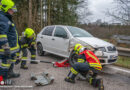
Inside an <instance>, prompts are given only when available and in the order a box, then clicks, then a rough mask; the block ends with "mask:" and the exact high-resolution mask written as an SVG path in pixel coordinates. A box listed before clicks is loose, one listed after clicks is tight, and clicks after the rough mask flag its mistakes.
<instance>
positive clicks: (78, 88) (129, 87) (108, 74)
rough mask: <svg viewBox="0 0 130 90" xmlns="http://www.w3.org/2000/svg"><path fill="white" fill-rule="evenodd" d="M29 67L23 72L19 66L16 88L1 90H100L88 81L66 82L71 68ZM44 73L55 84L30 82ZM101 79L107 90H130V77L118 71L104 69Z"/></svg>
mask: <svg viewBox="0 0 130 90" xmlns="http://www.w3.org/2000/svg"><path fill="white" fill-rule="evenodd" d="M37 59H39V60H46V61H53V62H55V61H61V60H63V59H64V58H62V57H59V56H55V55H52V54H46V55H45V56H37ZM28 66H29V69H28V70H22V69H20V65H17V66H16V67H15V71H17V72H19V73H20V74H21V77H20V78H17V79H13V80H14V81H15V85H14V86H11V87H0V90H98V89H97V88H94V87H92V86H91V85H89V83H88V82H86V81H78V80H76V83H75V84H71V83H67V82H65V81H64V78H65V77H66V76H67V74H68V72H69V68H54V67H53V66H52V64H47V63H39V64H37V65H34V64H30V63H29V62H28ZM43 71H46V72H48V73H49V74H50V75H52V76H53V77H54V78H55V80H54V83H53V84H51V85H47V86H35V84H34V82H33V81H31V80H30V74H31V73H41V72H43ZM99 77H102V78H103V81H104V82H103V83H104V86H105V90H130V77H129V76H125V75H122V74H120V73H118V71H117V70H112V69H111V68H107V69H104V70H103V72H102V73H101V74H100V75H99Z"/></svg>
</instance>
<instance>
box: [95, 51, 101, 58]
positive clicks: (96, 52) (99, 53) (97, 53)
mask: <svg viewBox="0 0 130 90" xmlns="http://www.w3.org/2000/svg"><path fill="white" fill-rule="evenodd" d="M95 55H96V56H97V57H98V56H103V52H102V51H95Z"/></svg>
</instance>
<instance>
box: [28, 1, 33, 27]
mask: <svg viewBox="0 0 130 90" xmlns="http://www.w3.org/2000/svg"><path fill="white" fill-rule="evenodd" d="M28 21H29V22H28V27H30V28H31V27H32V0H29V20H28Z"/></svg>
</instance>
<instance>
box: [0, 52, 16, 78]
mask: <svg viewBox="0 0 130 90" xmlns="http://www.w3.org/2000/svg"><path fill="white" fill-rule="evenodd" d="M15 62H16V54H12V55H11V56H10V57H7V56H5V55H0V76H3V78H4V79H7V77H8V72H9V69H10V68H13V67H14V63H15Z"/></svg>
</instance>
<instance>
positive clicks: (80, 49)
mask: <svg viewBox="0 0 130 90" xmlns="http://www.w3.org/2000/svg"><path fill="white" fill-rule="evenodd" d="M84 49H85V48H84V46H82V45H81V44H79V43H78V44H76V45H75V46H74V51H75V52H76V54H79V53H81V52H82V51H84Z"/></svg>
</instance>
